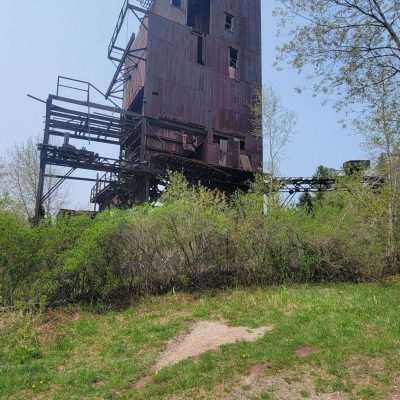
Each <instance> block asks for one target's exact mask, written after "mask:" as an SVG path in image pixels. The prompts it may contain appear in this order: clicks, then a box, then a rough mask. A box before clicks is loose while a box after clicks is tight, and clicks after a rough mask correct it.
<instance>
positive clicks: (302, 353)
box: [295, 346, 319, 358]
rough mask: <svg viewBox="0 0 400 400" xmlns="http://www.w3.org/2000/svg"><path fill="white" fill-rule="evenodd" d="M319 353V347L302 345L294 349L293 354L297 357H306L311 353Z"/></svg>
mask: <svg viewBox="0 0 400 400" xmlns="http://www.w3.org/2000/svg"><path fill="white" fill-rule="evenodd" d="M316 353H319V349H318V348H317V347H312V346H304V347H300V348H299V349H297V350H296V351H295V354H296V356H297V357H299V358H307V357H308V356H311V355H312V354H316Z"/></svg>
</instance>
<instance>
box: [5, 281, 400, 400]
mask: <svg viewBox="0 0 400 400" xmlns="http://www.w3.org/2000/svg"><path fill="white" fill-rule="evenodd" d="M199 321H214V322H215V321H219V322H221V323H222V322H223V323H226V324H227V325H229V326H231V327H239V326H240V327H248V328H251V329H255V328H260V327H269V328H268V329H267V328H265V330H264V331H263V332H262V333H263V334H262V335H261V336H260V337H259V338H258V340H256V339H257V338H255V340H256V341H253V342H240V343H232V344H227V345H223V346H222V347H219V348H218V349H217V350H214V351H209V352H206V353H203V354H201V355H200V356H198V357H196V358H193V359H187V360H184V361H181V362H179V363H177V364H176V365H173V366H170V367H164V368H162V369H160V370H159V371H158V372H154V371H155V369H154V368H155V365H157V363H158V361H159V358H160V355H161V354H162V352H163V351H164V350H165V349H166V348H167V346H168V343H170V342H171V340H173V339H175V338H176V337H179V338H180V340H183V339H184V338H183V336H182V335H184V334H185V333H187V332H189V331H190V329H191V327H193V326H194V324H195V323H196V322H199ZM203 325H204V324H203ZM210 326H211V325H210ZM249 332H250V331H249ZM254 332H257V330H255V331H254ZM264 333H265V334H264ZM399 342H400V280H398V279H396V280H392V281H387V282H385V283H381V284H363V285H329V286H301V287H293V288H282V287H280V288H269V289H254V290H250V289H249V290H236V291H229V292H218V293H216V294H215V293H213V294H203V295H201V296H200V295H199V296H191V295H170V296H164V297H155V298H150V299H147V300H145V301H143V302H141V303H140V304H137V305H133V306H132V307H130V308H127V309H125V310H122V311H112V312H103V313H96V312H95V311H93V310H92V309H87V308H86V309H84V308H78V307H71V308H66V309H59V310H56V311H52V312H48V313H46V314H43V315H40V316H26V315H25V316H22V315H21V314H19V313H15V312H14V313H2V314H0V399H26V400H28V399H56V400H57V399H60V400H64V399H65V400H66V399H68V400H70V399H174V400H178V399H304V398H312V399H327V400H328V399H400V372H399V371H400V357H399V356H400V354H399V352H400V343H399ZM194 346H195V344H194Z"/></svg>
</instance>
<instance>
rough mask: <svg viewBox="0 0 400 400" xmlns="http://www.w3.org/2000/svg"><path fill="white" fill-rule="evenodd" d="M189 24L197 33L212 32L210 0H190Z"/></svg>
mask: <svg viewBox="0 0 400 400" xmlns="http://www.w3.org/2000/svg"><path fill="white" fill-rule="evenodd" d="M187 24H188V26H190V27H192V29H193V30H194V31H195V32H197V33H201V34H208V33H210V0H188V15H187Z"/></svg>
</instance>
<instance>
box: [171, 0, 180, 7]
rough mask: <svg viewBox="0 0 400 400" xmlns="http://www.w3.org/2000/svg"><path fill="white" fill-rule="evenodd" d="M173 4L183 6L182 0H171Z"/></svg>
mask: <svg viewBox="0 0 400 400" xmlns="http://www.w3.org/2000/svg"><path fill="white" fill-rule="evenodd" d="M171 4H172V5H173V6H174V7H177V8H181V7H182V0H171Z"/></svg>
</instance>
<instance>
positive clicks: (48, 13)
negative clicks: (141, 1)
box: [0, 0, 365, 206]
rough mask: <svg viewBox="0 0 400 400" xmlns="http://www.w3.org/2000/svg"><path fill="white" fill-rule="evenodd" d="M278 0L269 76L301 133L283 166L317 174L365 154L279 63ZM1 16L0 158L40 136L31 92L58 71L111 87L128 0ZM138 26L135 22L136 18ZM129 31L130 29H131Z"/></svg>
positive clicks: (82, 199) (266, 25)
mask: <svg viewBox="0 0 400 400" xmlns="http://www.w3.org/2000/svg"><path fill="white" fill-rule="evenodd" d="M274 2H275V0H262V3H263V12H262V13H263V15H262V19H263V77H264V84H271V85H272V87H273V88H274V89H275V91H276V92H277V93H278V94H279V95H280V96H281V98H282V101H283V103H284V104H285V106H286V107H287V108H289V109H290V110H292V111H294V112H295V113H296V114H297V117H298V125H297V128H296V135H295V136H294V137H293V139H292V141H291V143H290V145H289V146H288V148H287V149H286V152H285V157H284V159H283V162H282V165H281V171H282V174H284V175H292V176H307V175H311V174H312V173H313V172H314V171H315V169H316V168H317V167H318V165H321V164H324V165H327V166H330V167H334V168H339V167H340V166H341V164H342V163H343V161H345V160H348V159H358V158H362V157H365V154H364V152H363V151H362V148H361V146H360V137H358V136H356V135H354V134H353V133H352V132H351V130H343V129H342V127H341V125H340V124H338V123H337V121H338V120H339V119H341V117H340V116H339V115H338V114H337V113H336V112H335V111H334V110H333V109H332V108H331V107H329V106H322V105H321V104H322V99H318V98H314V97H313V96H312V95H311V93H304V92H303V93H302V94H301V95H299V94H297V93H296V92H295V90H294V88H296V87H299V86H304V85H306V84H307V82H306V81H305V78H304V76H302V75H298V74H297V72H295V71H293V70H291V69H290V68H286V69H285V70H284V71H283V72H278V71H276V70H275V69H274V67H273V62H274V58H275V47H276V45H277V44H278V39H277V38H276V34H275V32H276V21H275V19H274V18H273V17H272V10H273V7H274ZM1 3H2V10H1V14H0V49H1V54H0V90H1V96H0V113H1V120H2V124H1V126H0V156H1V154H3V153H4V152H5V151H7V149H8V148H9V147H11V146H12V145H13V143H15V142H19V141H24V140H25V139H27V138H28V137H30V136H35V135H38V134H41V132H42V129H43V115H44V107H43V105H42V104H40V103H36V102H34V101H32V100H30V99H28V98H27V97H26V94H27V93H30V94H33V95H35V96H38V97H40V98H43V99H45V98H46V97H47V95H48V94H49V93H50V92H51V93H53V92H54V91H55V86H56V80H57V76H58V75H66V76H71V77H76V78H79V79H83V80H88V81H91V82H92V83H93V84H95V85H96V86H97V87H99V88H101V89H106V87H108V84H109V82H110V79H111V77H112V74H113V71H114V69H113V66H112V64H111V63H110V62H109V61H108V60H107V58H106V50H107V45H108V42H109V40H110V37H111V34H112V30H113V28H114V25H115V22H116V19H117V16H118V12H119V9H120V7H121V4H122V0H84V1H82V0H68V1H60V0H58V1H54V0H35V1H34V2H33V1H31V0H20V1H15V0H2V2H1ZM130 28H132V29H133V28H134V21H133V20H132V21H131V23H130ZM126 35H128V32H126ZM86 190H87V185H83V186H82V188H81V187H80V186H77V184H74V185H73V186H71V188H70V190H69V193H70V196H71V198H72V205H82V206H84V205H85V204H86V197H87V193H86Z"/></svg>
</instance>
